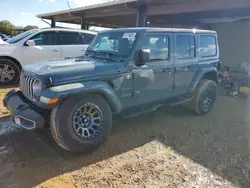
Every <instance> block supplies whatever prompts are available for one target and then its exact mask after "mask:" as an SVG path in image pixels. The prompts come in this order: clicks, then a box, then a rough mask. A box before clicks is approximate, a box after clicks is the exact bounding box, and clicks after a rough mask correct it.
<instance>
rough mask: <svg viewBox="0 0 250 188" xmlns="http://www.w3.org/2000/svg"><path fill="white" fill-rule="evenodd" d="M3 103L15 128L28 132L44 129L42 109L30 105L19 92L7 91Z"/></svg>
mask: <svg viewBox="0 0 250 188" xmlns="http://www.w3.org/2000/svg"><path fill="white" fill-rule="evenodd" d="M3 103H4V106H5V107H6V108H7V109H8V110H9V111H10V112H11V116H12V121H13V122H14V123H15V124H16V125H17V126H19V127H21V128H24V129H28V130H33V129H39V128H44V122H45V118H44V115H43V109H39V108H38V107H36V106H34V105H33V104H31V102H29V101H28V100H27V99H26V98H25V97H24V96H23V94H22V92H21V91H15V90H11V91H9V92H8V93H7V94H6V96H5V98H4V99H3Z"/></svg>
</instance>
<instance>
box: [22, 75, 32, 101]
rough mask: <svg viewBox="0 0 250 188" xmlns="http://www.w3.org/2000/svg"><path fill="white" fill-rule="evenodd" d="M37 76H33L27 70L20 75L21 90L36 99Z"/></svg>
mask: <svg viewBox="0 0 250 188" xmlns="http://www.w3.org/2000/svg"><path fill="white" fill-rule="evenodd" d="M35 80H36V79H35V78H33V77H31V76H30V75H28V74H27V73H25V72H22V74H21V76H20V90H21V91H22V92H23V94H25V95H26V96H27V97H29V98H31V99H34V98H35V95H34V93H33V83H34V82H35Z"/></svg>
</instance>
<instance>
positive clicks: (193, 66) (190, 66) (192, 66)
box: [188, 65, 198, 68]
mask: <svg viewBox="0 0 250 188" xmlns="http://www.w3.org/2000/svg"><path fill="white" fill-rule="evenodd" d="M196 67H198V65H189V66H188V68H196Z"/></svg>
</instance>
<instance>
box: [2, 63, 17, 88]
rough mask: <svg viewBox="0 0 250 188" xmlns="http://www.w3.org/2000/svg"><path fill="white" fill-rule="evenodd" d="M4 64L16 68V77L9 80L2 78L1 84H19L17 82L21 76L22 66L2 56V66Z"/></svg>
mask: <svg viewBox="0 0 250 188" xmlns="http://www.w3.org/2000/svg"><path fill="white" fill-rule="evenodd" d="M3 65H8V66H9V67H11V68H12V69H13V70H14V72H15V73H14V74H15V75H14V77H13V79H11V80H9V81H4V82H3V81H1V80H0V86H1V85H14V84H17V82H18V81H19V78H20V72H21V70H20V68H19V66H18V65H17V64H16V63H15V62H13V61H12V60H10V59H5V58H3V59H2V58H0V67H1V66H3Z"/></svg>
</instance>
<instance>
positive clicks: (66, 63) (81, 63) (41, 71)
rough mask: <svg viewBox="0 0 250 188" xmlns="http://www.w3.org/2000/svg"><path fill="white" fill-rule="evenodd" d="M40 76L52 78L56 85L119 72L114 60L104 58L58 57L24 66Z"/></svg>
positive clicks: (26, 69)
mask: <svg viewBox="0 0 250 188" xmlns="http://www.w3.org/2000/svg"><path fill="white" fill-rule="evenodd" d="M24 70H25V71H27V72H29V73H31V74H34V75H36V76H38V77H44V78H45V79H46V78H51V79H52V82H53V83H54V84H55V85H58V84H63V83H69V82H72V83H73V82H77V81H82V80H83V79H86V78H88V79H89V78H91V77H98V76H105V75H110V74H114V73H117V72H118V71H117V69H116V67H115V64H114V62H110V61H107V60H104V59H88V58H85V59H77V58H72V59H64V60H62V59H58V60H49V61H43V62H39V63H35V64H30V65H26V66H24Z"/></svg>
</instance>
